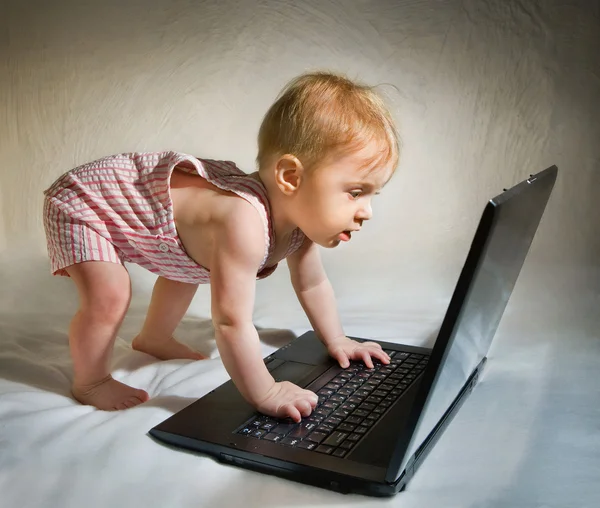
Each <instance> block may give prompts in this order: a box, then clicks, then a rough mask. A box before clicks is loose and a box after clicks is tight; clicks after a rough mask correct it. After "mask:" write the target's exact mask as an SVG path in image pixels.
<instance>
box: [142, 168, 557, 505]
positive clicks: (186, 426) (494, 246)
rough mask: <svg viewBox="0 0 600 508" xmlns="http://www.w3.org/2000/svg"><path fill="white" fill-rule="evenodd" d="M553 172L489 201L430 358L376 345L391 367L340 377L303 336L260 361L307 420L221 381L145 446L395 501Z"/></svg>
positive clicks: (504, 283)
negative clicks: (287, 416) (280, 415)
mask: <svg viewBox="0 0 600 508" xmlns="http://www.w3.org/2000/svg"><path fill="white" fill-rule="evenodd" d="M557 172H558V168H557V167H556V166H551V167H549V168H547V169H545V170H543V171H541V172H539V173H537V174H534V175H531V176H530V177H529V178H528V179H526V180H524V181H522V182H521V183H519V184H517V185H515V186H514V187H512V188H510V189H504V191H503V192H502V193H501V194H499V195H497V196H496V197H494V198H492V199H490V200H489V201H488V202H487V204H486V205H485V207H484V209H483V213H482V215H481V219H480V222H479V225H478V227H477V229H476V231H475V235H474V238H473V240H472V243H471V248H470V251H469V253H468V255H467V258H466V260H465V263H464V266H463V268H462V271H461V273H460V276H459V278H458V281H457V283H456V287H455V289H454V292H453V295H452V297H451V300H450V303H449V305H448V308H447V311H446V314H445V317H444V319H443V322H442V325H441V327H440V330H439V333H438V335H437V338H436V341H435V343H434V345H433V347H432V348H431V349H430V348H424V347H415V346H412V345H402V344H396V343H391V342H382V341H376V342H379V344H381V345H382V347H383V349H384V350H385V351H386V352H387V353H388V354H389V355H390V356H391V363H390V364H389V365H384V364H382V363H380V362H375V368H374V369H367V368H366V366H365V365H364V364H363V363H362V362H352V363H351V365H350V366H349V367H348V368H346V369H342V368H341V367H340V366H339V364H338V363H337V362H336V361H334V360H333V359H332V358H330V357H329V356H328V354H327V351H326V349H325V347H324V346H323V345H322V343H321V342H320V341H319V340H318V339H317V337H316V336H315V334H314V332H312V331H309V332H307V333H305V334H303V335H301V336H299V337H297V338H296V339H294V340H292V341H291V342H290V343H289V344H288V345H286V346H284V347H282V348H280V349H278V350H277V351H275V352H274V353H272V354H270V355H269V356H267V357H266V358H265V359H264V361H265V363H266V366H267V368H268V370H269V371H270V372H271V374H272V375H273V377H274V378H275V379H276V380H278V381H282V380H287V381H290V382H293V383H296V384H297V385H299V386H301V387H303V388H306V389H308V390H312V391H314V392H315V393H317V395H318V396H319V403H318V406H317V407H316V409H315V410H314V411H313V413H312V414H311V415H310V416H309V417H308V418H303V419H302V421H301V422H300V423H293V422H291V421H290V420H280V419H276V418H271V417H268V416H265V415H262V414H260V413H258V412H257V411H256V410H255V409H254V408H253V407H252V406H250V405H249V404H248V403H247V402H246V401H245V400H244V399H243V398H242V396H241V395H240V394H239V392H238V390H237V389H236V387H235V386H234V385H233V383H232V381H231V380H229V381H228V382H226V383H224V384H222V385H221V386H219V387H217V388H216V389H214V390H212V391H211V392H209V393H207V394H206V395H204V396H203V397H202V398H200V399H198V400H197V401H195V402H193V403H192V404H190V405H189V406H187V407H185V408H184V409H182V410H180V411H178V412H177V413H174V414H173V415H172V416H170V417H169V418H167V419H166V420H164V421H163V422H161V423H159V424H158V425H156V426H155V427H153V428H152V429H151V430H150V431H149V434H150V436H152V437H153V438H155V439H156V440H158V441H160V442H162V443H167V444H169V445H172V446H174V447H175V449H176V450H177V449H187V450H195V451H197V452H201V453H203V454H208V455H210V456H213V457H215V458H216V459H217V460H218V461H220V462H223V463H226V464H231V465H234V466H239V467H242V468H247V469H251V470H254V471H258V472H262V473H267V474H272V475H276V476H279V477H283V478H287V479H289V480H293V481H297V482H301V483H304V484H308V485H313V486H318V487H322V488H326V489H330V490H334V491H338V492H342V493H356V494H363V495H369V496H392V495H394V494H396V493H398V492H400V491H402V490H403V489H404V488H405V487H406V486H407V484H408V483H409V481H410V479H411V478H412V477H413V475H414V474H415V472H416V471H417V469H418V468H419V466H420V465H421V464H422V463H423V461H424V459H425V458H426V456H427V454H428V453H429V451H430V450H431V449H432V447H433V446H434V445H435V443H436V441H437V440H438V439H439V437H440V436H441V435H442V433H443V432H444V430H445V429H446V428H447V426H448V424H449V423H450V422H451V420H452V419H453V417H454V416H455V414H456V413H457V411H458V410H459V408H460V407H461V405H462V404H463V402H464V401H465V399H466V398H467V397H468V395H469V393H470V392H471V391H472V390H473V388H474V386H475V385H476V383H477V380H478V377H479V376H480V374H481V371H482V369H483V367H484V365H485V363H486V360H487V357H486V355H487V353H488V350H489V348H490V345H491V343H492V339H493V337H494V334H495V332H496V329H497V327H498V324H499V322H500V318H501V316H502V314H503V312H504V309H505V307H506V305H507V303H508V300H509V297H510V295H511V292H512V290H513V287H514V285H515V283H516V281H517V277H518V275H519V272H520V270H521V267H522V265H523V263H524V261H525V258H526V256H527V253H528V251H529V247H530V245H531V242H532V240H533V237H534V235H535V233H536V230H537V228H538V225H539V222H540V220H541V217H542V215H543V213H544V210H545V208H546V204H547V202H548V199H549V197H550V194H551V192H552V189H553V187H554V183H555V180H556V176H557ZM352 338H354V339H355V340H359V341H366V340H372V339H368V338H360V337H352Z"/></svg>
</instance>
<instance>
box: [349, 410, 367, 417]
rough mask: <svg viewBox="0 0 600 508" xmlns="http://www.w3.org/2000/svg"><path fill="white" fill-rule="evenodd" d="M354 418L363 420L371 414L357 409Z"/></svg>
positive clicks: (353, 414)
mask: <svg viewBox="0 0 600 508" xmlns="http://www.w3.org/2000/svg"><path fill="white" fill-rule="evenodd" d="M352 416H360V417H361V418H365V417H366V416H369V412H368V411H365V410H364V409H357V410H356V411H354V412H353V413H352Z"/></svg>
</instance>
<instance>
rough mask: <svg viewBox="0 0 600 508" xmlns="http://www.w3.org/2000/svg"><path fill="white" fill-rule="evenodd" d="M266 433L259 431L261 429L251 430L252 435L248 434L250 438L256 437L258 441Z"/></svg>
mask: <svg viewBox="0 0 600 508" xmlns="http://www.w3.org/2000/svg"><path fill="white" fill-rule="evenodd" d="M266 433H267V431H266V430H261V429H257V430H253V431H252V434H250V435H251V436H252V437H256V438H258V439H260V438H261V437H263V436H264V435H265V434H266Z"/></svg>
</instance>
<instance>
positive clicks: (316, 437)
mask: <svg viewBox="0 0 600 508" xmlns="http://www.w3.org/2000/svg"><path fill="white" fill-rule="evenodd" d="M326 437H327V434H325V433H324V432H316V431H315V432H313V433H312V434H309V435H308V437H307V438H306V439H308V440H309V441H312V442H313V443H320V442H321V441H323V439H325V438H326Z"/></svg>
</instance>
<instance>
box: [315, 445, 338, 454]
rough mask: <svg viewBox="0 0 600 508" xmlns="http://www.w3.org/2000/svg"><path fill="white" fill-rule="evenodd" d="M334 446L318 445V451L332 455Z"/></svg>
mask: <svg viewBox="0 0 600 508" xmlns="http://www.w3.org/2000/svg"><path fill="white" fill-rule="evenodd" d="M333 450H334V448H333V447H332V446H326V445H319V446H317V449H316V451H318V452H320V453H325V454H327V455H330V454H331V453H332V452H333Z"/></svg>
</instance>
